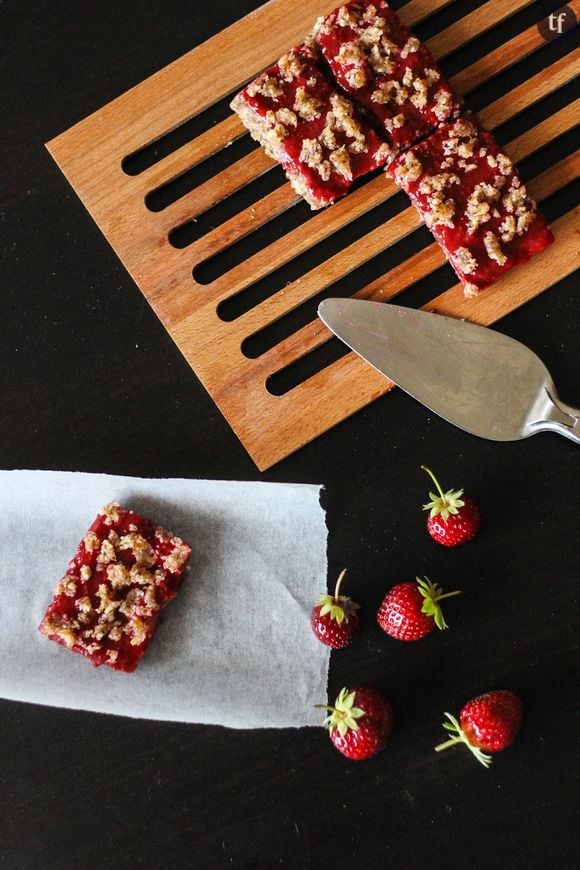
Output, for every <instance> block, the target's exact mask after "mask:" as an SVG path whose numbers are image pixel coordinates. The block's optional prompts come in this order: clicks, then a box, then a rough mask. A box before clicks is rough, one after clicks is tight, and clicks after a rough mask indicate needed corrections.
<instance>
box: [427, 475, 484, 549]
mask: <svg viewBox="0 0 580 870" xmlns="http://www.w3.org/2000/svg"><path fill="white" fill-rule="evenodd" d="M421 468H422V469H423V471H426V472H427V474H428V475H429V477H430V478H431V480H432V481H433V483H434V484H435V486H436V487H437V492H438V493H439V495H436V494H435V493H434V492H430V493H429V498H430V499H431V501H430V502H429V504H426V505H423V510H424V511H429V517H428V518H427V531H428V532H429V534H430V535H431V537H432V538H433V540H434V541H437V543H438V544H443V546H444V547H457V545H458V544H464V543H465V542H466V541H470V540H471V539H472V538H473V537H475V535H476V534H477V532H478V529H479V527H480V525H481V516H480V513H479V508H478V506H477V505H476V504H475V502H474V501H473V499H470V498H462V497H461V496H462V495H463V490H462V489H456V490H453V489H450V490H449V491H448V492H443V490H442V489H441V487H440V486H439V481H438V480H437V478H436V477H435V475H434V474H433V472H432V471H431V470H430V469H429V468H426V467H425V466H424V465H422V466H421Z"/></svg>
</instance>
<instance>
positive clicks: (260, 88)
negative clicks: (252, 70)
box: [247, 74, 284, 100]
mask: <svg viewBox="0 0 580 870" xmlns="http://www.w3.org/2000/svg"><path fill="white" fill-rule="evenodd" d="M247 92H248V94H249V95H250V96H251V97H255V96H256V95H257V94H262V96H263V97H270V99H272V100H275V99H277V97H281V96H282V94H283V93H284V90H283V88H282V86H281V85H280V83H279V82H277V81H276V79H275V78H274V77H273V76H269V75H267V74H264V75H262V76H258V78H257V79H256V80H255V81H253V82H251V83H250V84H249V85H248V87H247Z"/></svg>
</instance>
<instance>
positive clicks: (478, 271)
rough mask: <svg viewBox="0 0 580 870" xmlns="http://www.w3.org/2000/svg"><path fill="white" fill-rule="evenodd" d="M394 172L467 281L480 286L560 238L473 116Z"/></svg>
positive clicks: (444, 129) (408, 156)
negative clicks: (553, 232)
mask: <svg viewBox="0 0 580 870" xmlns="http://www.w3.org/2000/svg"><path fill="white" fill-rule="evenodd" d="M388 172H389V173H390V174H391V175H392V176H393V178H394V179H395V181H396V182H397V184H399V185H400V186H401V187H402V188H403V189H404V190H405V191H406V192H407V193H408V195H409V196H410V198H411V200H412V202H413V204H414V205H415V206H416V208H417V209H418V211H419V212H420V214H421V217H422V218H423V220H424V221H425V223H426V224H427V226H428V227H429V229H430V230H431V232H432V233H433V235H434V236H435V238H436V239H437V241H438V242H439V244H440V245H441V247H442V248H443V250H444V252H445V255H446V256H447V259H448V260H449V262H450V263H451V265H452V266H453V268H454V269H455V271H456V273H457V275H458V277H459V279H460V281H462V282H463V283H464V285H465V292H466V295H468V296H469V295H474V294H475V293H476V292H477V291H478V290H481V289H483V288H484V287H487V286H488V285H490V284H491V283H492V282H493V281H495V280H496V279H497V278H499V276H500V275H503V274H504V272H507V271H508V269H511V268H512V267H513V266H517V265H518V264H519V263H525V262H526V261H527V260H529V259H530V257H533V256H534V254H537V253H539V252H540V251H543V250H544V248H547V247H548V245H550V244H551V243H552V242H553V241H554V237H553V236H552V233H551V232H550V228H549V227H548V224H547V221H546V219H545V218H544V217H543V216H542V215H541V214H540V213H539V212H538V210H537V207H536V204H535V202H534V201H533V199H532V198H531V197H530V196H529V194H528V192H527V190H526V187H525V185H524V184H522V182H521V180H520V177H519V175H518V172H517V169H516V167H515V166H514V165H513V163H512V161H511V160H510V159H509V157H508V156H507V155H506V154H504V153H503V152H502V151H501V150H500V148H499V146H498V144H497V142H496V140H495V138H494V137H493V136H492V134H491V133H489V132H488V131H487V130H484V129H482V127H481V126H480V125H479V123H478V122H477V119H476V118H475V117H474V116H464V117H461V118H459V119H457V120H456V121H454V122H452V123H448V124H442V125H441V127H440V128H439V129H438V130H437V131H436V132H435V133H433V134H432V135H431V136H429V137H428V138H427V139H425V140H423V141H422V142H420V143H419V144H417V145H414V146H413V147H412V148H411V149H409V150H408V151H407V152H406V153H404V154H401V155H399V156H398V157H397V158H396V160H395V161H393V163H392V164H391V165H390V166H389V169H388Z"/></svg>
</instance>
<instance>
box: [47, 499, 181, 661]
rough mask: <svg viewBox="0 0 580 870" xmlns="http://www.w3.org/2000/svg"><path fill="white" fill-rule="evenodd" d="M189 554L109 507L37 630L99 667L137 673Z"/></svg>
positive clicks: (147, 524)
mask: <svg viewBox="0 0 580 870" xmlns="http://www.w3.org/2000/svg"><path fill="white" fill-rule="evenodd" d="M190 553H191V548H190V547H189V545H188V544H186V543H184V542H183V541H182V540H181V538H178V537H177V536H176V535H173V534H172V533H171V532H168V531H166V530H165V529H162V528H161V527H160V526H157V525H155V523H153V522H151V520H148V519H145V518H144V517H141V516H139V515H138V514H136V513H133V511H130V510H125V509H124V508H122V507H120V506H119V505H118V504H116V503H115V502H111V504H108V505H106V506H105V507H104V508H102V510H100V511H99V514H98V516H97V518H96V520H95V521H94V523H93V524H92V526H91V527H90V529H89V531H88V532H87V534H86V536H85V537H84V538H83V540H82V541H81V542H80V544H79V546H78V548H77V551H76V553H75V555H74V557H73V559H72V561H71V562H70V563H69V566H68V568H67V571H66V573H65V575H64V577H63V578H62V579H61V580H60V582H59V584H58V586H57V588H56V590H55V593H54V596H53V599H52V601H51V603H50V604H49V606H48V609H47V611H46V613H45V615H44V618H43V620H42V622H41V623H40V625H39V631H40V632H42V634H44V635H46V637H48V638H49V639H50V640H54V641H56V642H57V643H60V644H63V645H64V646H66V647H67V648H68V649H70V650H72V651H73V652H76V653H80V654H81V655H84V656H86V657H87V658H88V659H90V660H91V662H92V663H93V665H95V667H98V666H99V665H108V666H109V667H111V668H114V669H115V670H117V671H128V672H130V671H134V670H135V668H136V667H137V665H138V664H139V661H140V660H141V658H142V657H143V655H144V654H145V652H146V650H147V647H148V646H149V642H150V641H151V638H152V637H153V635H154V633H155V629H156V627H157V623H158V621H159V614H160V612H161V609H162V608H163V607H165V605H166V604H167V603H168V602H169V601H171V599H172V598H174V597H175V596H176V595H177V592H178V590H179V587H180V586H181V583H182V580H183V576H184V572H185V569H186V565H187V561H188V559H189V556H190Z"/></svg>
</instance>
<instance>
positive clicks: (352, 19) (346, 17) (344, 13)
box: [336, 6, 358, 28]
mask: <svg viewBox="0 0 580 870" xmlns="http://www.w3.org/2000/svg"><path fill="white" fill-rule="evenodd" d="M336 23H337V24H338V26H339V27H352V28H355V27H357V26H358V18H357V17H356V15H353V13H352V12H351V11H350V9H349V8H348V6H341V7H340V9H339V10H338V12H337V13H336Z"/></svg>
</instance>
